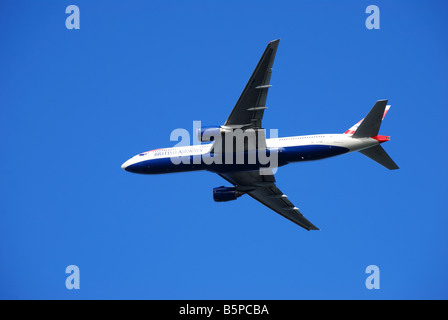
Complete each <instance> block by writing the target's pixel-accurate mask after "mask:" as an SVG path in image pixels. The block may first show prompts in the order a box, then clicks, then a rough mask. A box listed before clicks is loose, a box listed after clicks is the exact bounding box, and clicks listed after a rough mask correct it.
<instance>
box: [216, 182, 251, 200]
mask: <svg viewBox="0 0 448 320" xmlns="http://www.w3.org/2000/svg"><path fill="white" fill-rule="evenodd" d="M243 194H244V192H241V191H238V190H237V189H236V188H235V187H224V186H221V187H218V188H213V200H215V201H216V202H224V201H231V200H236V199H237V198H239V197H241V196H242V195H243Z"/></svg>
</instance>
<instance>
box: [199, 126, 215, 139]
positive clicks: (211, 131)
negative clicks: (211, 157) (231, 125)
mask: <svg viewBox="0 0 448 320" xmlns="http://www.w3.org/2000/svg"><path fill="white" fill-rule="evenodd" d="M197 133H198V139H199V141H201V142H212V141H214V140H215V138H216V137H219V136H220V135H221V127H202V128H200V129H198V131H197Z"/></svg>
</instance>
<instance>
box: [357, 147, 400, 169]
mask: <svg viewBox="0 0 448 320" xmlns="http://www.w3.org/2000/svg"><path fill="white" fill-rule="evenodd" d="M359 152H361V153H362V154H363V155H365V156H366V157H369V158H370V159H372V160H373V161H376V162H378V163H379V164H380V165H382V166H384V167H386V168H387V169H389V170H395V169H399V167H398V166H397V164H396V163H395V162H394V160H392V159H391V157H389V155H388V154H387V152H386V151H385V150H384V149H383V148H382V147H381V146H380V145H377V146H375V147H371V148H367V149H364V150H360V151H359Z"/></svg>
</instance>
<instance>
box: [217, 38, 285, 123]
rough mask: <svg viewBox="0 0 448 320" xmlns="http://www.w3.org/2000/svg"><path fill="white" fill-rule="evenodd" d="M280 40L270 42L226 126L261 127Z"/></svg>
mask: <svg viewBox="0 0 448 320" xmlns="http://www.w3.org/2000/svg"><path fill="white" fill-rule="evenodd" d="M279 42H280V40H279V39H278V40H274V41H271V42H269V44H268V46H267V47H266V50H265V51H264V53H263V56H262V57H261V59H260V61H259V62H258V64H257V67H256V68H255V70H254V72H253V73H252V76H251V77H250V79H249V82H248V83H247V84H246V87H245V88H244V90H243V93H242V94H241V96H240V98H239V99H238V101H237V103H236V105H235V107H233V110H232V113H231V114H230V116H229V118H228V119H227V121H226V123H225V124H224V126H227V127H230V128H241V129H249V128H254V129H258V128H261V120H262V118H263V113H264V110H265V109H267V108H266V97H267V95H268V89H269V87H271V85H270V84H269V83H270V80H271V73H272V65H273V63H274V58H275V53H276V52H277V48H278V43H279Z"/></svg>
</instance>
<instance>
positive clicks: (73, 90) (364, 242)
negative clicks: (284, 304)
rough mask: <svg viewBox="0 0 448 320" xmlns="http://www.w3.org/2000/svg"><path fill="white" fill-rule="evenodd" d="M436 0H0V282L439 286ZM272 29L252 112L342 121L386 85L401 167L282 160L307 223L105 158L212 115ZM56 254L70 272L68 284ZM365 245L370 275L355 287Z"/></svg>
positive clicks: (31, 285) (143, 287)
mask: <svg viewBox="0 0 448 320" xmlns="http://www.w3.org/2000/svg"><path fill="white" fill-rule="evenodd" d="M70 4H76V5H78V6H79V9H80V12H81V21H80V22H81V24H80V26H81V28H80V30H68V29H66V27H65V19H66V17H67V16H68V14H66V13H65V8H66V7H67V6H68V5H70ZM370 4H376V5H378V6H379V8H380V16H381V20H380V23H381V24H380V27H381V29H380V30H367V29H366V27H365V20H366V18H367V16H368V15H367V14H366V13H365V9H366V7H367V6H368V5H370ZM447 9H448V6H447V4H446V2H443V1H380V0H375V1H359V0H356V1H354V0H353V1H275V2H273V1H205V0H204V1H111V0H109V1H100V0H98V1H82V0H74V1H60V0H59V1H56V0H55V1H5V0H1V1H0V39H1V43H2V45H1V48H2V49H1V50H0V137H1V140H0V150H1V165H0V177H1V178H0V194H1V196H0V197H1V198H0V199H1V201H0V261H1V263H0V298H19V299H36V298H37V299H130V298H135V299H419V298H423V299H425V298H435V299H441V298H443V299H447V298H448V273H447V270H448V232H447V224H448V215H447V213H448V212H447V205H446V201H445V199H446V197H447V191H448V189H447V178H448V177H447V169H446V159H447V156H448V153H447V140H446V129H447V125H446V119H447V116H448V112H447V103H448V90H447V88H448V62H447V57H448V44H447V41H446V39H447V37H446V36H447V34H446V33H447V30H448V21H447V19H446V12H447ZM276 38H281V42H280V46H279V50H278V53H277V58H276V61H275V64H274V72H273V75H272V79H271V83H272V85H273V87H272V88H271V90H270V92H269V96H268V107H269V110H267V111H266V112H265V119H264V126H265V128H267V129H269V128H276V129H279V135H280V136H288V135H300V134H314V133H338V132H343V131H345V130H346V129H348V128H349V127H350V126H351V125H353V124H354V123H356V122H357V121H358V120H360V119H361V118H362V117H364V115H365V114H366V113H367V112H368V111H369V110H370V108H371V107H372V106H373V104H374V103H375V101H376V100H378V99H389V103H390V104H391V105H392V108H391V110H390V112H389V114H388V115H387V117H386V119H385V121H384V123H383V126H382V131H381V133H382V134H386V135H391V137H392V140H391V141H390V142H388V143H386V144H385V149H386V150H387V151H388V152H389V154H390V155H391V156H392V158H393V159H394V160H395V161H396V162H397V164H398V165H399V166H400V168H401V169H400V170H397V171H388V170H386V169H385V168H383V167H381V166H380V165H378V164H376V163H374V162H373V161H371V160H369V159H367V158H365V157H364V156H362V155H361V154H349V155H344V156H341V157H336V158H333V159H328V160H323V161H317V162H312V163H305V164H295V165H294V164H292V165H289V166H286V167H282V168H280V169H279V171H278V174H277V181H278V185H279V187H280V188H281V189H282V190H283V191H284V192H285V193H286V194H288V196H289V197H290V199H291V200H292V201H293V202H294V203H295V204H296V205H297V206H298V207H300V208H301V210H302V212H303V213H304V214H305V216H306V217H307V218H308V219H309V220H310V221H312V222H313V223H314V224H315V225H316V226H318V227H320V228H321V231H318V232H307V231H305V230H303V229H301V228H299V227H298V226H296V225H295V224H293V223H291V222H289V221H288V220H286V219H284V218H282V217H281V216H279V215H277V214H275V213H273V212H271V211H270V210H269V209H267V208H265V207H263V206H262V205H261V204H259V203H256V202H255V201H254V200H253V199H251V198H250V197H247V196H246V197H242V198H240V199H238V200H237V201H234V202H228V203H215V202H213V199H212V188H213V187H217V186H220V185H227V183H226V182H225V181H224V180H222V179H221V178H220V177H219V176H217V175H214V174H211V173H208V172H196V173H183V174H172V175H158V176H140V175H135V174H131V173H127V172H124V171H123V170H122V169H121V168H120V165H121V164H122V163H123V162H124V161H125V160H127V159H128V158H129V157H131V156H133V155H135V154H137V153H139V152H142V151H146V150H149V149H155V148H160V147H167V146H172V145H174V144H175V142H171V141H170V139H169V137H170V133H171V131H172V130H173V129H176V128H186V129H189V130H190V129H191V128H192V122H193V120H201V121H202V123H203V124H204V125H220V124H222V123H223V122H224V121H225V119H226V118H227V116H228V114H229V113H230V111H231V110H232V108H233V106H234V104H235V102H236V100H237V99H238V97H239V95H240V93H241V91H242V89H243V87H244V85H245V84H246V81H247V80H248V78H249V76H250V74H251V72H252V70H253V69H254V67H255V65H256V63H257V62H258V59H259V58H260V56H261V54H262V52H263V50H264V48H265V46H266V45H267V43H268V42H269V41H270V40H273V39H276ZM72 264H74V265H77V266H78V267H79V268H80V271H81V289H80V290H71V291H69V290H67V289H66V288H65V279H66V276H67V275H66V274H65V268H66V266H68V265H72ZM372 264H373V265H377V266H378V267H379V268H380V271H381V273H380V279H381V282H380V283H381V288H380V290H367V289H366V287H365V279H366V277H367V275H366V274H365V269H366V267H367V266H368V265H372Z"/></svg>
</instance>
